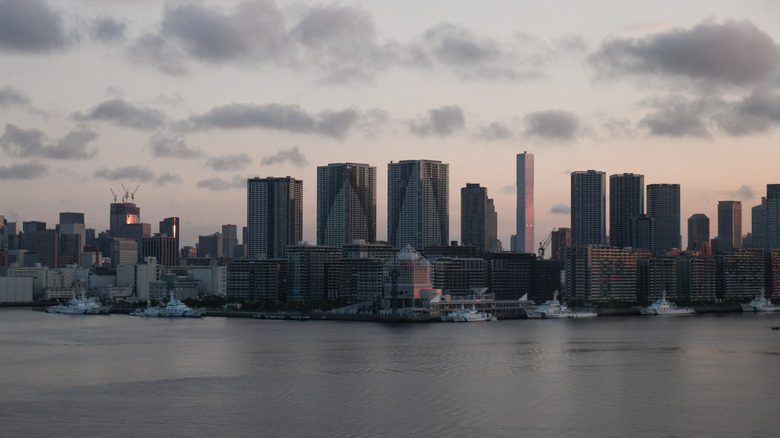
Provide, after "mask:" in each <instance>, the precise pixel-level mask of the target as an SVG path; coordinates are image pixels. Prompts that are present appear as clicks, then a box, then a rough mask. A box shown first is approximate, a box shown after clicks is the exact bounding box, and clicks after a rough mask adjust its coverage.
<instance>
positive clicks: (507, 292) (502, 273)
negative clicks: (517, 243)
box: [485, 252, 536, 300]
mask: <svg viewBox="0 0 780 438" xmlns="http://www.w3.org/2000/svg"><path fill="white" fill-rule="evenodd" d="M485 262H486V267H487V286H488V287H489V288H490V289H489V292H490V293H491V294H493V295H494V296H495V299H497V300H517V299H519V298H521V297H522V296H523V295H525V294H528V296H529V299H532V298H531V296H532V295H533V294H534V278H535V272H534V268H535V262H536V254H533V253H524V252H493V253H488V254H487V255H486V256H485Z"/></svg>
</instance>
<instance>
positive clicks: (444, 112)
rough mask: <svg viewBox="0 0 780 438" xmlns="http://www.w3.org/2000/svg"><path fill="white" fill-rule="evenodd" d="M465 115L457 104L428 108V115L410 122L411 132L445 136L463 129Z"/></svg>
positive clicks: (422, 134)
mask: <svg viewBox="0 0 780 438" xmlns="http://www.w3.org/2000/svg"><path fill="white" fill-rule="evenodd" d="M465 126H466V117H465V116H464V115H463V110H462V109H461V108H460V107H459V106H457V105H452V106H443V107H441V108H433V109H429V110H428V116H427V117H425V118H422V119H419V120H416V121H413V122H411V123H410V128H411V130H412V132H414V133H415V134H418V135H421V136H427V135H437V136H447V135H452V134H454V133H456V132H458V131H461V130H463V128H464V127H465Z"/></svg>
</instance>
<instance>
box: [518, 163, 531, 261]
mask: <svg viewBox="0 0 780 438" xmlns="http://www.w3.org/2000/svg"><path fill="white" fill-rule="evenodd" d="M516 180H517V219H516V227H515V230H516V234H515V242H514V248H515V251H517V252H526V253H533V252H534V251H535V248H534V245H535V241H534V154H529V153H528V152H523V153H522V154H517V178H516Z"/></svg>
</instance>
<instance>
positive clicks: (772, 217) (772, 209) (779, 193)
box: [752, 184, 780, 249]
mask: <svg viewBox="0 0 780 438" xmlns="http://www.w3.org/2000/svg"><path fill="white" fill-rule="evenodd" d="M752 210H753V211H752V213H753V214H752V224H753V228H752V235H753V248H757V249H780V184H767V185H766V197H762V198H761V205H757V206H755V207H753V209H752Z"/></svg>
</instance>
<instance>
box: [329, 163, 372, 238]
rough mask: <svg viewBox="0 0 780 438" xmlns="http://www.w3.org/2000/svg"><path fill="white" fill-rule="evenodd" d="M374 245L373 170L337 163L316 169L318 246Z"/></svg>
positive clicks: (365, 166)
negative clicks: (361, 243) (358, 243)
mask: <svg viewBox="0 0 780 438" xmlns="http://www.w3.org/2000/svg"><path fill="white" fill-rule="evenodd" d="M355 240H365V241H366V242H369V243H373V242H376V167H373V166H369V165H368V164H356V163H337V164H328V165H327V166H319V167H317V245H328V246H336V247H339V248H340V247H342V246H344V245H346V244H348V243H352V242H354V241H355Z"/></svg>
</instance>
